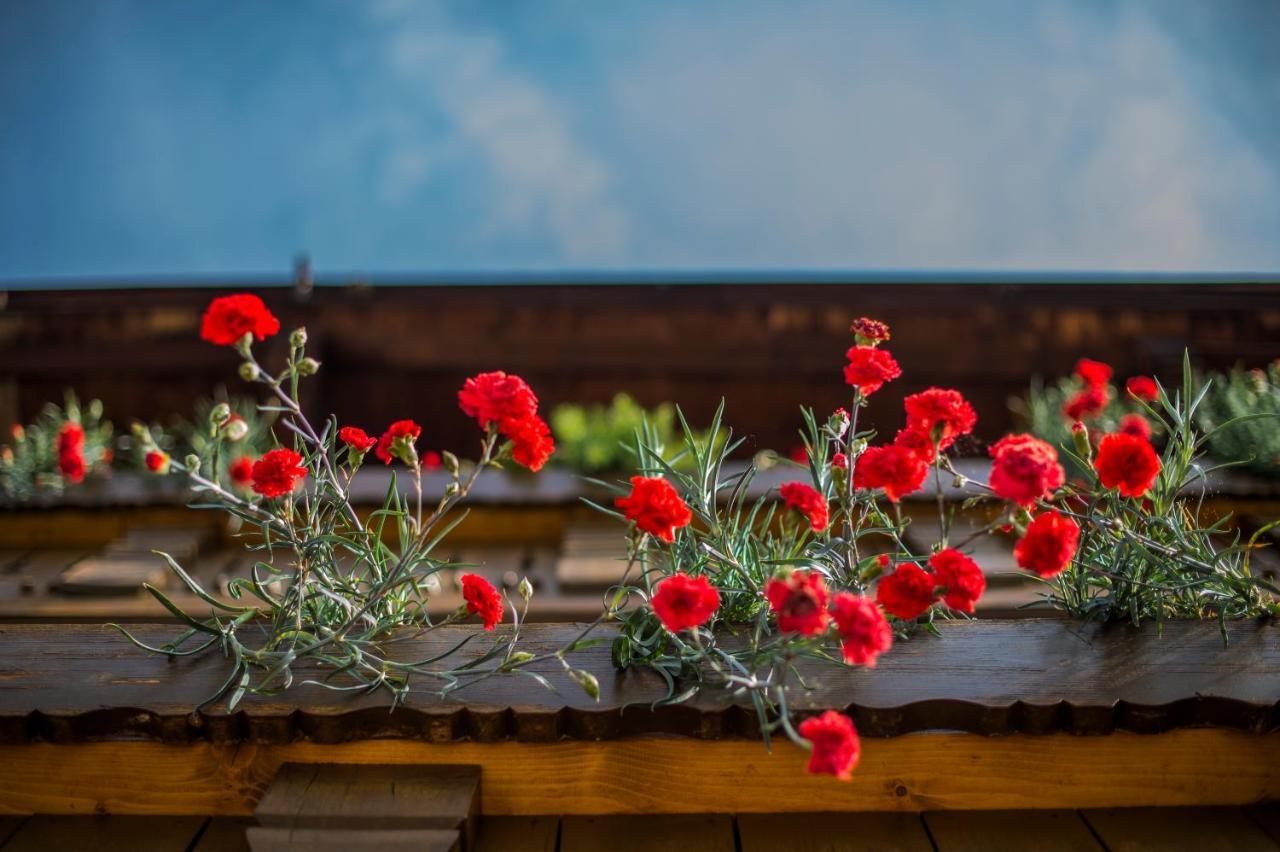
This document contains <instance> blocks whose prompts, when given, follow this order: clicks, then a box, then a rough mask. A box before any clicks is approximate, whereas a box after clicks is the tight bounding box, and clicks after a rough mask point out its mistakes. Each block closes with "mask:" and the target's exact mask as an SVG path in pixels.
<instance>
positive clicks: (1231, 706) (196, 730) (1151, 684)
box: [0, 620, 1280, 744]
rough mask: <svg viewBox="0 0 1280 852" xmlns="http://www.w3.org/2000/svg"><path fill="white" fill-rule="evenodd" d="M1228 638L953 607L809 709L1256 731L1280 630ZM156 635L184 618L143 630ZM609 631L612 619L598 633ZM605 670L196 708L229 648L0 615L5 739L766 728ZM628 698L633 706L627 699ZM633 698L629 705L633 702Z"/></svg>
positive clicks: (428, 648) (1066, 725) (833, 679)
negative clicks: (544, 682) (577, 677)
mask: <svg viewBox="0 0 1280 852" xmlns="http://www.w3.org/2000/svg"><path fill="white" fill-rule="evenodd" d="M1229 627H1230V641H1229V642H1228V643H1227V644H1226V645H1224V644H1223V642H1222V639H1221V637H1220V635H1219V632H1218V628H1217V625H1216V624H1214V623H1212V622H1170V623H1167V624H1165V625H1164V626H1163V633H1162V634H1158V633H1157V630H1156V627H1155V626H1154V625H1152V626H1150V627H1144V628H1142V629H1133V628H1130V627H1126V626H1097V625H1079V624H1076V623H1073V622H1065V621H1057V620H1052V621H1051V620H1024V621H1007V622H1002V621H985V622H969V623H951V624H947V625H944V626H943V628H942V632H943V634H944V635H943V637H942V638H931V637H927V636H920V637H918V638H915V639H912V640H911V641H903V642H899V643H897V644H896V645H895V647H894V649H893V650H892V652H890V653H889V654H886V655H885V656H884V657H882V658H881V661H880V665H879V667H878V668H876V669H874V670H866V669H840V668H836V667H833V666H820V667H812V668H809V669H808V670H807V671H806V675H807V682H808V683H809V685H810V686H811V688H810V689H809V690H808V691H804V692H802V691H797V692H796V693H795V695H794V696H793V700H792V706H793V707H795V708H796V709H797V710H799V711H801V712H812V711H816V710H820V709H826V708H835V709H839V710H843V711H845V712H848V713H850V714H851V715H852V716H853V718H854V720H855V722H856V723H857V726H858V729H859V731H860V732H861V733H862V735H863V736H864V737H885V736H899V735H903V734H908V733H913V732H920V731H929V730H956V731H964V732H969V733H977V734H986V735H993V734H1010V733H1035V734H1047V733H1052V732H1056V731H1068V732H1072V733H1082V734H1106V733H1110V732H1113V731H1116V730H1128V731H1135V732H1139V733H1156V732H1160V731H1167V730H1172V729H1176V728H1180V727H1199V726H1213V727H1226V728H1234V729H1238V730H1242V731H1248V732H1252V733H1263V732H1268V731H1272V730H1276V728H1277V725H1278V721H1280V712H1278V708H1280V628H1277V627H1276V626H1275V625H1273V624H1272V623H1270V622H1269V621H1263V620H1251V621H1241V622H1235V623H1232V624H1231V625H1229ZM136 630H137V634H138V635H139V636H140V638H142V639H143V640H144V641H148V642H151V643H157V644H158V643H160V642H163V641H165V640H166V639H167V638H169V637H171V636H172V635H173V634H174V628H173V627H170V626H163V625H160V626H146V625H142V626H139V627H137V628H136ZM576 631H577V627H576V626H575V625H565V624H560V625H528V626H527V627H526V628H525V632H524V634H523V637H522V647H523V649H524V650H528V651H533V652H535V653H540V652H544V651H551V650H555V649H557V648H559V647H561V646H563V645H564V644H565V642H566V641H568V639H569V638H570V637H571V636H573V635H575V634H576ZM469 632H470V633H479V634H480V635H479V636H477V637H476V639H475V641H473V642H472V643H471V644H470V645H468V646H467V648H466V649H465V650H464V652H463V653H464V656H465V655H466V654H477V653H480V652H481V651H482V650H483V649H484V648H486V647H487V645H488V643H489V642H490V641H492V640H491V638H490V637H487V636H486V635H485V634H483V633H482V632H480V631H478V630H477V629H476V628H472V627H449V628H443V629H441V630H437V631H434V632H432V633H430V634H427V635H425V636H422V637H418V638H415V639H413V640H410V641H405V642H403V643H399V644H398V645H396V646H395V647H396V649H397V653H398V654H402V655H405V656H406V657H412V658H415V659H421V658H425V657H428V656H431V655H432V654H433V653H437V652H439V651H441V650H443V649H444V648H446V647H448V646H452V645H453V644H455V643H456V642H458V641H459V640H460V639H462V638H463V637H464V636H465V635H467V634H468V633H469ZM598 635H599V636H602V637H605V638H607V637H609V636H610V635H611V633H610V629H609V628H603V629H601V631H600V632H599V634H598ZM573 661H574V665H575V666H576V667H579V668H584V669H587V670H590V671H592V672H593V673H595V674H596V676H597V678H598V679H599V682H600V701H599V703H596V702H593V701H592V700H591V699H590V698H588V697H587V696H586V695H585V694H584V693H583V692H582V691H581V690H580V689H579V688H577V687H576V686H575V685H574V684H573V683H572V682H571V681H569V679H568V678H567V677H566V675H565V673H564V671H563V670H562V669H560V668H559V667H558V665H556V664H555V663H554V662H548V663H546V664H545V665H543V666H542V667H541V668H539V669H538V670H539V671H540V672H541V673H543V674H544V675H545V676H546V677H547V678H548V679H549V680H550V681H551V683H552V684H553V685H554V686H555V689H556V691H555V692H551V691H548V690H545V689H541V688H539V687H538V686H536V685H534V684H533V683H532V682H531V681H529V680H528V679H525V678H516V677H514V676H512V677H494V678H490V679H489V680H486V681H483V682H481V683H478V684H476V685H475V686H473V687H470V688H469V689H468V690H467V691H466V692H465V693H462V694H463V695H465V697H466V700H465V702H464V701H455V700H451V701H442V700H439V699H438V698H433V697H431V696H429V695H423V694H417V695H414V696H412V697H410V698H409V699H408V700H407V701H406V702H405V703H404V704H402V705H401V706H398V707H397V708H396V709H394V710H390V709H389V707H388V699H387V697H386V696H384V695H382V694H377V693H375V694H367V695H356V694H352V693H339V692H334V691H332V690H327V689H324V688H322V687H319V686H315V685H308V684H305V683H302V682H301V681H303V680H305V679H306V677H307V676H309V675H310V674H313V673H310V672H308V671H307V670H305V669H299V670H296V671H295V686H294V687H293V688H292V689H291V690H289V692H288V693H286V694H284V695H278V696H265V697H261V696H258V697H255V696H250V697H248V698H246V700H245V701H244V703H243V704H242V705H241V707H239V708H237V710H236V711H235V712H233V713H228V712H227V711H226V709H225V706H224V705H222V704H214V705H210V706H208V707H206V708H205V709H203V710H199V711H196V710H195V707H196V705H197V704H199V702H200V701H201V700H202V699H204V698H206V697H207V696H209V695H211V694H212V693H214V692H215V691H216V690H217V688H218V686H219V685H220V684H221V683H222V682H223V681H224V680H225V678H226V672H227V662H226V661H225V660H224V659H222V658H221V657H220V656H218V655H217V654H212V655H205V656H202V657H199V658H183V659H180V660H169V659H167V658H163V657H161V656H159V655H149V654H146V653H144V652H141V651H139V650H137V649H136V648H134V647H132V646H131V645H129V644H128V643H127V642H126V641H125V640H124V639H123V637H121V636H119V635H118V634H116V633H115V632H114V631H112V630H110V629H108V628H105V627H95V626H78V625H77V626H61V625H59V626H53V625H5V626H0V743H10V744H16V743H25V742H33V741H41V740H46V741H50V742H55V743H70V742H78V741H83V740H97V739H104V738H112V737H119V738H125V739H135V738H144V739H152V740H157V741H161V742H169V743H190V742H200V741H209V742H213V743H241V742H246V743H247V742H252V743H277V744H279V743H291V742H294V741H295V740H298V739H307V740H311V741H314V742H317V743H340V742H349V741H356V740H364V739H370V738H374V737H399V738H405V739H414V740H422V741H426V742H433V743H442V742H453V741H458V740H463V739H470V740H475V741H479V742H496V741H499V740H505V739H516V740H521V741H526V742H554V741H558V740H560V739H563V738H572V739H582V740H599V739H613V738H617V737H624V736H635V735H639V734H654V733H661V734H680V735H685V736H691V737H697V738H700V739H721V738H726V737H739V736H742V737H756V736H758V728H757V724H756V720H755V718H754V715H753V713H754V711H753V710H752V708H751V706H750V705H749V704H746V703H734V702H733V701H732V700H730V699H729V698H727V697H726V696H723V695H717V694H714V693H713V692H704V693H703V694H700V695H699V696H698V697H697V698H695V699H693V700H691V701H690V702H687V703H685V704H681V705H676V706H662V707H658V708H653V707H651V706H650V705H651V704H652V703H653V702H654V701H655V700H656V699H658V698H660V697H662V696H664V695H665V694H666V690H665V687H664V685H663V683H662V681H661V679H660V678H659V677H657V676H655V675H653V674H652V673H651V672H647V671H645V670H643V669H636V670H630V671H627V672H617V671H615V670H614V669H613V667H612V664H611V663H610V660H609V648H608V643H604V644H602V645H599V646H596V647H592V648H589V649H586V650H583V651H581V652H578V653H576V654H575V655H574V660H573ZM628 705H629V706H628ZM624 706H625V707H626V710H625V712H623V707H624Z"/></svg>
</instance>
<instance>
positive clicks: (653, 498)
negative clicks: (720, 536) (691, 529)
mask: <svg viewBox="0 0 1280 852" xmlns="http://www.w3.org/2000/svg"><path fill="white" fill-rule="evenodd" d="M613 505H615V506H617V507H618V508H619V509H621V510H622V513H623V515H624V516H625V517H626V519H627V520H628V521H635V524H636V528H637V529H639V530H640V531H641V532H647V533H649V534H650V535H652V536H654V537H655V538H657V539H659V540H661V541H665V542H666V543H667V544H670V543H671V542H673V541H675V540H676V535H675V532H676V530H677V529H679V528H680V527H686V526H688V525H689V522H690V521H691V520H693V513H692V512H691V511H689V506H688V504H686V503H685V502H684V500H681V499H680V494H679V493H678V492H677V491H676V490H675V488H673V487H672V486H671V483H670V482H667V481H666V480H665V479H663V478H662V477H661V476H633V477H631V493H630V494H628V495H627V496H626V497H619V498H617V499H616V500H614V501H613Z"/></svg>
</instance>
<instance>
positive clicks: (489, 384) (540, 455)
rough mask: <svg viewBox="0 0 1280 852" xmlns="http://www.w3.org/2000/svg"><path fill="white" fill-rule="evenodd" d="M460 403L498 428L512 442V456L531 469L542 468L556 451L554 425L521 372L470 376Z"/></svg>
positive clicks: (488, 426)
mask: <svg viewBox="0 0 1280 852" xmlns="http://www.w3.org/2000/svg"><path fill="white" fill-rule="evenodd" d="M458 404H459V405H460V406H462V411H463V412H464V413H465V414H467V415H468V416H469V417H474V418H475V419H476V422H477V423H479V424H480V428H481V429H489V430H495V429H496V430H497V432H498V434H500V435H502V436H503V437H504V438H506V439H507V440H508V441H510V442H511V458H512V459H514V460H515V461H516V463H517V464H520V465H523V466H524V467H527V468H528V469H529V470H533V471H537V470H541V469H542V466H543V465H545V464H546V463H547V459H549V458H551V454H552V453H553V452H555V441H554V440H553V439H552V437H551V429H550V428H549V427H548V426H547V424H546V422H545V421H544V420H543V419H542V418H541V417H539V416H538V397H537V396H535V395H534V393H533V389H532V388H530V387H529V385H528V384H527V383H526V382H525V380H524V379H522V378H520V377H519V376H512V375H509V374H507V373H504V372H501V371H497V372H492V373H481V374H479V375H478V376H473V377H472V378H470V379H467V381H466V383H465V384H464V385H463V386H462V390H460V391H458Z"/></svg>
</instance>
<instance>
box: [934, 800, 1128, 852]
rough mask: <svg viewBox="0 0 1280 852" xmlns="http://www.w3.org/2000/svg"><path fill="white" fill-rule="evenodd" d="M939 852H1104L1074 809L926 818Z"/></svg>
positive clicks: (963, 813) (957, 813) (940, 814)
mask: <svg viewBox="0 0 1280 852" xmlns="http://www.w3.org/2000/svg"><path fill="white" fill-rule="evenodd" d="M924 822H925V825H927V826H928V827H929V835H930V836H931V837H932V838H933V842H934V844H935V845H936V846H937V848H938V852H1002V850H1007V852H1021V850H1023V849H1035V850H1037V852H1040V850H1043V852H1088V850H1097V852H1101V850H1102V849H1103V846H1102V845H1101V844H1100V843H1098V841H1097V839H1096V838H1095V837H1094V836H1093V833H1092V832H1091V831H1090V830H1089V826H1088V825H1087V824H1086V823H1085V822H1084V820H1083V819H1081V818H1080V815H1079V814H1078V813H1076V812H1075V811H1071V810H1057V811H1047V810H1034V811H938V812H935V813H927V814H925V815H924Z"/></svg>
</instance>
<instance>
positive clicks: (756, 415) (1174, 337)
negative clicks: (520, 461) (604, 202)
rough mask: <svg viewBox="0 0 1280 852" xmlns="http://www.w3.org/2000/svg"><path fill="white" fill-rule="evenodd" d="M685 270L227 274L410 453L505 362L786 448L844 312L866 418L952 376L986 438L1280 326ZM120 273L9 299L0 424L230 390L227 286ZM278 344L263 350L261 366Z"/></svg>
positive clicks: (1243, 296) (469, 437)
mask: <svg viewBox="0 0 1280 852" xmlns="http://www.w3.org/2000/svg"><path fill="white" fill-rule="evenodd" d="M928 279H932V280H928ZM703 281H705V282H706V283H699V282H684V283H681V284H680V285H679V286H666V285H663V284H662V283H661V282H655V283H636V282H635V281H634V279H633V280H632V281H630V282H618V281H614V282H612V283H609V284H608V286H590V285H589V284H588V283H579V282H568V283H556V282H551V281H547V280H546V279H543V280H542V281H539V282H537V283H526V282H519V283H507V284H499V283H497V282H493V286H482V287H476V286H467V285H465V284H461V285H457V286H425V287H410V286H396V287H377V288H374V287H370V286H359V287H317V288H316V289H315V290H314V291H313V292H312V293H311V294H310V298H309V299H308V300H306V301H305V302H300V301H298V300H295V299H294V298H293V293H292V291H291V290H290V289H286V288H280V287H272V286H271V285H273V284H285V283H287V281H284V280H281V281H274V282H273V281H241V282H238V286H237V288H236V289H240V288H250V289H254V290H256V291H259V292H261V294H262V295H263V297H264V298H265V300H266V302H267V304H268V306H269V307H270V308H271V310H272V311H273V312H275V313H276V314H277V315H278V316H279V317H280V319H281V323H282V325H283V327H284V328H286V329H289V328H294V327H296V326H298V325H306V327H307V329H308V332H309V333H310V337H311V344H310V347H309V352H310V354H312V355H314V356H315V357H316V358H318V359H319V360H320V361H321V362H323V363H324V369H323V370H322V371H321V372H320V374H319V376H317V377H316V379H314V380H313V384H312V387H313V389H312V391H311V396H310V397H309V398H310V399H311V400H312V401H314V402H315V405H316V410H317V411H324V412H328V411H333V412H334V413H335V414H337V416H338V418H339V420H341V421H342V422H352V423H358V424H360V425H363V426H365V427H366V428H368V429H371V430H372V429H380V428H382V427H383V426H384V425H385V424H387V423H390V422H391V421H393V420H397V419H399V418H402V417H412V418H415V419H417V420H419V422H423V423H430V424H431V427H430V429H429V435H424V443H423V446H424V447H433V448H435V449H452V450H455V451H469V450H471V449H472V448H473V447H474V444H475V439H476V433H475V424H474V422H473V421H469V419H468V418H466V417H465V416H464V415H463V414H462V413H461V412H460V411H457V410H456V409H455V408H454V407H453V406H452V405H451V401H452V400H453V399H454V394H456V392H457V389H458V387H459V386H460V385H461V383H462V380H463V379H464V378H465V377H466V376H468V375H473V374H475V373H477V372H480V371H481V370H492V369H503V368H505V369H508V370H516V371H518V372H520V373H521V374H522V375H523V376H524V377H525V378H527V379H528V380H529V381H530V382H531V383H532V384H533V386H534V387H535V388H537V390H538V393H539V396H540V398H541V399H542V401H543V403H544V404H545V405H547V406H548V407H550V406H551V405H554V404H555V403H557V402H561V401H596V400H600V401H603V400H607V399H608V398H609V397H611V396H612V395H613V394H614V393H616V392H617V391H619V390H627V391H630V392H631V393H632V394H633V395H635V397H636V398H637V399H638V400H640V401H641V402H642V403H644V404H646V405H651V404H654V403H657V402H660V401H662V400H675V401H678V402H680V403H681V404H682V406H683V407H684V409H685V411H686V412H687V413H688V414H689V416H690V417H691V418H692V420H693V422H695V423H705V422H706V419H707V418H708V417H709V415H710V413H711V412H712V411H713V410H714V408H715V406H716V404H717V403H718V402H719V400H720V399H721V397H725V398H727V399H728V401H729V420H730V422H732V423H734V424H735V426H736V427H737V429H738V430H739V431H740V433H741V434H744V435H750V436H752V437H753V439H755V440H756V447H758V446H773V447H778V448H781V449H783V450H785V449H787V448H788V447H789V446H790V445H791V444H792V443H793V442H794V441H795V430H796V426H797V419H796V407H797V406H798V405H800V404H802V403H803V404H809V405H813V406H815V407H816V408H817V409H818V410H820V411H822V410H831V409H834V408H835V407H836V406H838V405H846V404H847V403H848V397H847V393H846V391H847V388H846V387H845V385H844V383H843V381H842V380H841V377H840V366H841V364H842V363H843V360H842V359H843V355H844V352H845V349H847V348H848V346H849V322H850V320H851V319H852V318H853V317H854V316H857V315H860V314H865V315H868V316H875V317H879V318H881V319H883V320H885V321H886V322H888V323H889V324H890V325H892V326H893V341H892V345H893V350H894V353H895V355H896V357H897V358H898V360H899V361H900V362H901V364H902V367H903V371H904V376H903V378H902V379H901V380H900V383H899V384H897V385H895V391H894V392H891V393H883V394H876V395H875V397H874V398H873V399H872V403H871V409H870V410H869V411H868V422H874V423H880V424H897V423H899V422H900V421H901V416H902V413H901V407H900V399H901V396H900V394H902V393H912V392H914V391H917V390H920V389H922V388H924V387H928V386H929V385H933V384H936V385H942V386H949V387H960V388H962V389H963V390H964V391H965V393H966V394H967V395H968V396H969V397H970V398H971V399H972V401H973V403H974V405H975V406H976V408H977V410H978V414H979V423H980V430H981V432H982V435H981V437H983V438H984V439H990V438H991V437H992V436H998V434H999V433H1000V432H1001V431H1003V430H1004V429H1005V428H1007V426H1008V425H1009V421H1010V414H1009V411H1008V408H1007V400H1008V398H1009V396H1010V395H1011V394H1018V393H1022V392H1025V390H1026V387H1027V382H1028V377H1029V376H1030V375H1032V374H1035V373H1040V374H1044V375H1063V374H1065V373H1067V372H1068V371H1069V370H1070V369H1071V367H1072V365H1073V364H1074V363H1075V361H1076V359H1077V358H1079V357H1080V356H1082V355H1087V356H1090V357H1094V358H1100V359H1102V360H1105V361H1108V362H1109V363H1112V364H1113V365H1114V366H1115V368H1116V371H1117V375H1118V377H1120V378H1121V379H1123V378H1125V377H1128V376H1131V375H1134V374H1137V373H1147V374H1150V373H1155V374H1158V375H1160V376H1162V377H1169V376H1177V375H1178V372H1177V371H1178V368H1179V365H1180V358H1181V355H1182V350H1183V347H1184V346H1186V347H1189V348H1190V350H1191V352H1192V355H1193V357H1194V358H1196V359H1197V361H1198V362H1200V363H1203V364H1204V365H1205V366H1208V367H1230V366H1231V365H1232V364H1235V363H1236V362H1238V361H1243V362H1244V363H1245V364H1247V365H1249V366H1257V365H1261V364H1264V363H1266V362H1267V361H1269V360H1270V359H1271V358H1273V357H1275V354H1276V352H1275V343H1274V341H1275V338H1276V329H1277V328H1280V284H1277V283H1275V282H1274V281H1273V282H1264V283H1253V284H1250V283H1227V282H1211V281H1210V282H1202V283H1189V282H1188V283H1180V284H1178V285H1177V286H1170V284H1169V283H1168V282H1160V281H1151V282H1145V283H1143V282H1139V281H1132V280H1127V281H1123V282H1120V283H1117V284H1115V285H1113V286H1100V284H1099V283H1097V282H1068V281H1061V280H1059V281H1056V282H1054V281H1043V280H1041V281H1029V282H1017V283H1015V282H1013V281H1010V280H1009V279H1008V278H1004V279H1002V280H1000V281H998V282H993V283H983V282H980V281H975V280H972V279H970V280H966V281H965V282H964V283H963V284H957V283H956V282H955V281H954V279H953V280H947V278H946V277H945V276H937V277H933V276H927V277H925V278H924V279H922V280H919V281H915V282H903V281H901V280H888V281H883V282H867V281H856V282H852V281H851V282H835V281H833V282H829V283H813V282H797V281H794V280H788V279H786V278H780V279H777V280H774V281H768V282H765V281H760V280H758V279H757V280H756V281H755V282H751V283H744V282H743V281H742V280H741V279H738V280H737V281H736V282H735V281H734V280H733V279H728V280H724V282H723V283H720V282H719V281H717V280H716V279H703ZM713 282H714V283H713ZM151 283H158V282H151ZM398 283H408V282H398ZM128 284H129V282H121V285H122V286H121V288H120V289H115V290H109V289H96V290H94V291H92V292H88V291H83V290H82V291H73V290H69V291H48V290H46V291H27V292H13V293H10V294H8V299H7V305H6V306H5V310H4V311H3V313H0V332H3V334H0V382H6V383H9V382H11V383H12V387H13V390H12V391H11V392H10V393H9V394H8V396H9V397H11V398H12V399H13V403H10V404H9V405H8V408H9V409H10V410H6V411H0V420H2V421H3V422H5V423H7V422H10V421H11V420H12V419H15V416H23V415H30V414H31V413H33V412H35V411H36V410H37V409H38V408H39V407H40V405H42V404H43V403H44V402H45V401H46V400H49V399H60V398H61V396H62V392H63V389H64V388H65V387H68V386H74V387H75V388H76V389H77V390H78V391H80V392H81V395H82V396H83V397H86V398H87V397H99V398H101V399H102V400H103V402H104V403H105V404H106V409H107V412H108V414H109V415H111V416H113V417H114V418H115V419H116V421H117V423H119V422H123V421H124V420H126V419H128V418H130V417H137V418H140V419H143V420H163V419H166V418H167V417H168V416H169V415H171V414H172V413H173V412H175V411H188V410H190V405H191V402H192V400H193V399H194V398H196V397H197V396H202V395H207V394H208V392H209V389H210V388H211V387H214V386H215V385H217V384H219V383H228V382H230V385H229V387H230V389H231V390H232V391H233V392H235V391H237V390H240V389H241V388H243V385H239V384H238V383H237V382H236V381H235V380H234V378H233V371H234V369H235V363H236V361H235V356H234V353H232V352H230V351H229V350H227V349H225V348H220V347H215V346H210V345H208V344H206V343H204V342H202V341H201V340H200V339H199V322H200V314H201V312H202V311H203V309H204V307H205V306H206V305H207V304H208V301H209V299H210V298H212V297H213V296H214V295H217V294H220V293H221V292H226V290H222V291H213V290H211V289H204V288H192V287H187V288H181V287H173V288H167V287H154V288H150V289H147V290H146V291H145V293H139V291H138V290H136V289H129V288H128V286H127V285H128ZM725 285H730V286H725ZM286 338H287V335H284V334H281V335H277V336H276V337H274V338H272V339H271V340H269V341H267V343H266V344H265V345H264V347H263V349H264V350H265V352H266V353H267V356H268V359H269V360H272V363H275V360H274V359H279V358H280V357H281V356H282V354H283V353H282V350H283V349H285V348H287V345H288V343H287V339H286ZM309 384H311V383H309ZM15 407H16V410H12V409H14V408H15ZM756 447H753V449H755V448H756Z"/></svg>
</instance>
